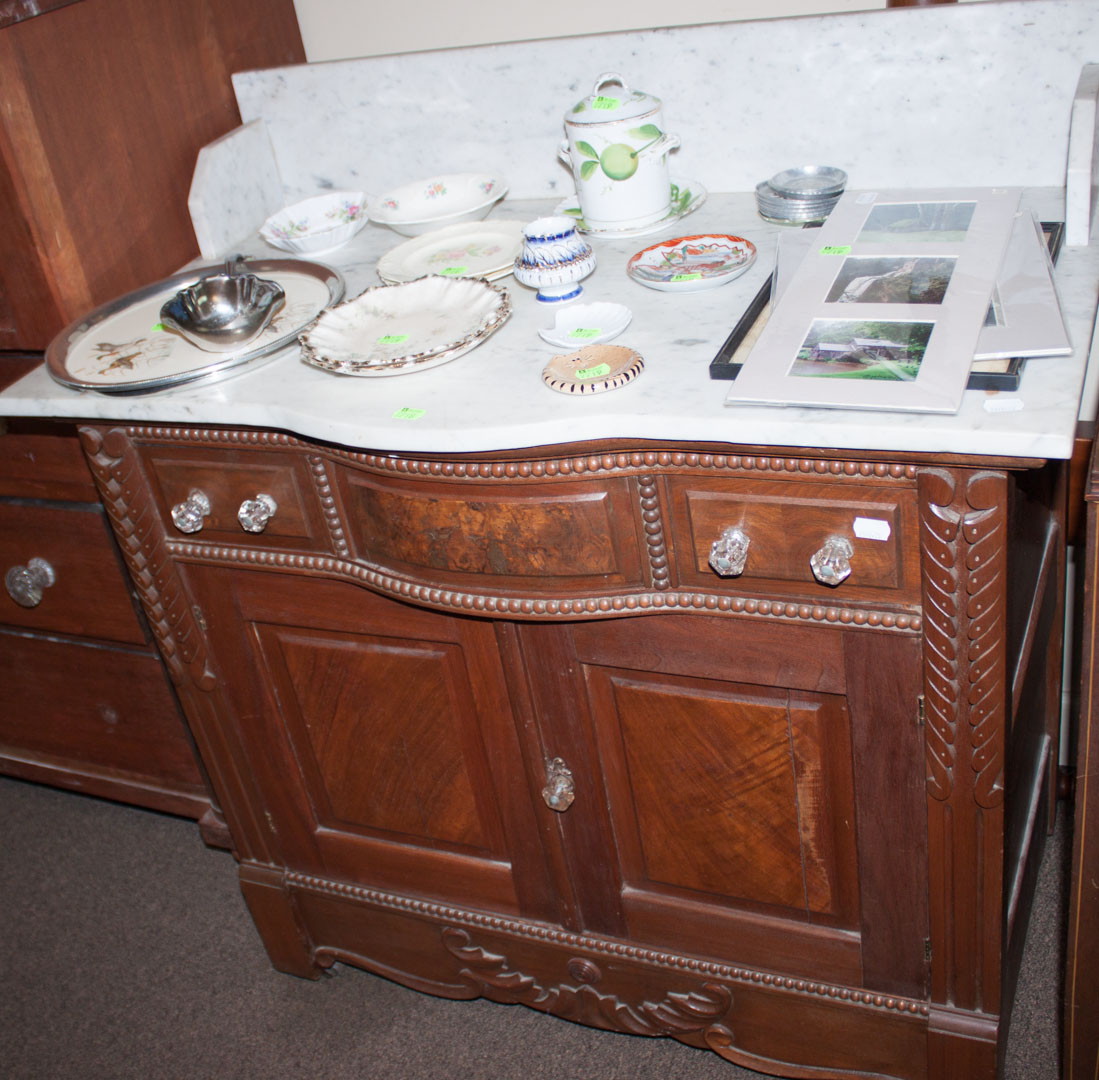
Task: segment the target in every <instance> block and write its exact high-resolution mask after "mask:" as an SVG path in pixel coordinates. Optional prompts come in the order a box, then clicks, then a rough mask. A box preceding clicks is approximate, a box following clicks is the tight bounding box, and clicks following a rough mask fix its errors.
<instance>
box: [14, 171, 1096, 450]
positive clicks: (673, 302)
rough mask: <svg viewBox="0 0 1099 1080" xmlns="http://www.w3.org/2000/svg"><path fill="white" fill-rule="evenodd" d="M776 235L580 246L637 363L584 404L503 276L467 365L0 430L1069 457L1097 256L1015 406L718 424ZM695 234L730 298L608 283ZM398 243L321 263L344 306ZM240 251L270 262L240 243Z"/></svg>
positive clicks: (542, 312)
mask: <svg viewBox="0 0 1099 1080" xmlns="http://www.w3.org/2000/svg"><path fill="white" fill-rule="evenodd" d="M1024 202H1025V204H1026V205H1029V206H1030V207H1032V208H1033V209H1034V210H1035V211H1036V213H1037V214H1038V215H1039V217H1041V218H1042V219H1044V220H1060V218H1061V215H1062V214H1063V192H1062V191H1059V190H1057V189H1031V190H1028V191H1027V192H1026V195H1025V197H1024ZM552 206H553V203H552V201H546V200H537V201H525V202H524V201H511V200H505V201H504V202H503V203H501V204H500V205H499V206H498V207H497V209H496V210H495V211H494V214H493V216H494V217H496V218H513V219H517V220H521V221H529V220H532V219H533V218H535V217H538V216H540V215H542V214H545V213H547V212H549V211H550V210H551V209H552ZM782 231H783V229H782V227H780V226H772V225H769V224H767V223H766V222H764V221H762V220H761V219H760V218H759V217H758V215H757V214H756V213H755V208H754V199H753V197H752V196H751V195H750V194H724V195H711V196H710V197H709V199H708V200H707V202H706V203H705V204H704V205H703V206H702V207H701V208H700V209H699V210H698V211H696V212H695V213H694V214H692V215H690V216H689V217H687V218H685V219H683V220H682V221H681V222H679V223H677V224H676V225H674V226H672V227H670V228H668V229H666V230H665V231H663V232H661V233H659V234H657V235H655V236H653V237H647V238H638V239H632V240H616V241H613V242H610V241H606V240H602V239H596V240H595V241H594V242H593V244H594V247H595V251H596V256H597V258H598V266H597V269H596V271H595V273H594V274H593V275H592V276H591V277H590V278H588V279H587V280H586V281H585V282H584V296H583V298H582V300H584V301H592V300H613V301H616V302H619V303H623V304H626V305H627V306H629V307H630V308H631V309H632V310H633V322H632V324H631V325H630V327H629V328H628V329H627V330H626V332H625V333H624V334H622V335H621V336H620V337H619V338H616V339H615V341H614V344H622V345H627V346H629V347H631V348H633V349H636V350H637V351H638V352H639V353H641V355H642V356H643V357H644V359H645V370H644V372H642V374H641V375H640V376H639V377H638V379H637V380H636V381H635V382H633V383H631V384H630V385H628V386H626V387H623V388H621V389H618V390H614V391H611V392H608V393H605V394H600V395H597V396H595V397H590V398H583V399H577V398H574V397H572V396H566V395H563V394H559V393H556V392H554V391H553V390H550V389H548V388H547V387H545V386H544V385H543V384H542V382H541V371H542V368H543V367H544V366H545V364H546V362H547V361H548V360H549V358H550V357H551V356H552V355H553V354H554V353H555V352H559V351H561V350H559V349H554V348H553V347H552V346H549V345H547V344H546V343H544V342H543V341H542V340H541V339H540V338H539V337H538V335H537V328H538V327H540V326H549V325H550V324H551V323H552V320H553V316H554V311H553V309H552V308H547V306H546V305H542V304H539V303H538V302H536V301H535V299H534V294H533V291H532V290H530V289H527V288H525V287H524V286H522V285H520V284H519V283H518V282H516V281H515V279H514V278H512V277H507V278H505V279H503V281H502V282H501V284H503V285H504V286H506V288H507V289H508V291H509V292H510V294H511V298H512V305H513V313H512V315H511V318H510V319H509V321H508V322H507V323H506V324H505V325H504V326H503V327H502V328H501V329H500V330H499V331H497V333H496V334H494V335H493V336H492V337H491V338H489V339H488V340H487V341H486V342H485V343H483V344H482V345H480V346H479V347H478V348H476V349H474V350H473V351H472V352H469V353H467V354H466V355H464V356H462V357H459V358H458V359H457V360H455V361H453V362H451V363H449V364H445V365H443V366H441V367H438V368H434V369H432V370H429V371H419V372H413V373H410V374H405V375H398V376H393V377H389V378H354V377H349V376H339V375H332V374H329V373H327V372H324V371H320V370H317V369H315V368H312V367H310V366H308V365H306V364H304V363H303V362H302V361H301V360H300V358H299V352H298V350H297V349H296V348H292V349H290V350H287V351H285V352H283V353H281V354H280V355H278V356H277V357H275V358H274V359H270V360H267V361H265V362H260V363H259V364H258V365H257V366H254V367H246V368H244V369H242V370H241V369H238V370H239V371H240V373H239V374H235V375H232V376H231V377H228V378H224V379H221V380H218V381H213V382H206V383H196V384H192V385H190V386H182V387H179V388H177V389H173V390H163V391H159V392H156V393H150V394H142V395H136V394H126V395H119V394H100V393H95V392H81V391H75V390H72V389H69V388H68V387H65V386H62V385H60V384H58V383H57V382H55V381H54V380H53V379H51V378H50V376H49V375H48V374H47V373H46V372H45V370H44V369H43V368H39V369H36V370H35V371H33V372H31V373H30V374H29V375H27V376H26V377H24V378H23V379H21V380H20V381H18V382H17V383H15V384H13V385H12V386H11V387H9V388H8V389H7V390H6V391H4V392H3V394H0V415H7V416H36V417H55V418H77V419H87V420H107V421H122V422H130V423H139V424H144V423H150V424H185V425H189V424H217V425H239V426H250V427H260V428H268V429H278V430H285V431H289V432H292V433H295V434H300V435H303V436H307V437H313V438H318V439H322V440H326V441H330V442H333V443H337V444H339V445H343V446H347V447H352V448H362V449H375V450H379V449H380V450H387V451H393V452H408V453H414V452H424V453H448V452H449V453H461V452H470V451H483V450H498V449H513V448H522V447H533V446H541V445H552V444H558V443H567V442H573V441H579V440H588V439H608V438H622V439H648V440H669V441H671V440H674V441H684V440H686V441H693V442H725V443H736V444H744V445H764V446H791V447H796V446H805V447H810V446H812V447H825V448H829V449H841V450H844V449H846V450H879V451H915V452H930V453H961V454H981V455H989V456H1001V455H1003V456H1012V457H1038V458H1063V457H1068V456H1069V455H1070V454H1071V452H1072V444H1073V438H1074V434H1075V429H1076V422H1077V416H1078V413H1079V414H1080V415H1084V416H1092V415H1094V411H1095V400H1094V399H1095V397H1096V388H1095V386H1093V385H1092V384H1093V383H1094V382H1096V381H1097V380H1099V373H1095V372H1093V373H1092V375H1091V378H1089V379H1088V380H1087V385H1085V374H1086V370H1087V366H1088V365H1087V361H1088V356H1089V353H1090V351H1091V347H1092V339H1093V334H1094V333H1095V316H1096V298H1097V296H1099V243H1096V242H1093V243H1092V244H1091V245H1090V246H1089V247H1068V246H1066V247H1065V248H1064V249H1063V251H1062V252H1061V256H1060V260H1059V263H1058V269H1057V273H1056V280H1057V287H1058V291H1059V295H1060V298H1061V303H1062V308H1063V312H1064V316H1065V320H1066V325H1067V327H1068V330H1069V335H1070V338H1071V340H1072V342H1073V345H1074V353H1073V355H1072V356H1069V357H1065V358H1060V359H1032V360H1030V361H1028V363H1027V366H1026V369H1025V372H1024V375H1023V379H1022V383H1021V385H1020V388H1019V390H1018V391H1017V392H1015V393H990V392H985V391H967V392H966V393H965V400H964V402H963V404H962V407H961V409H960V411H959V412H958V413H957V414H955V415H952V416H932V415H927V414H918V413H900V412H871V411H856V410H831V409H804V408H769V407H760V406H743V405H738V406H735V407H729V406H726V405H725V397H726V393H727V391H728V387H729V384H728V383H727V382H723V381H718V380H711V379H710V378H709V371H708V369H709V364H710V361H711V360H712V359H713V357H714V355H715V353H716V352H717V350H718V349H719V348H720V346H721V344H722V342H723V341H724V340H725V338H726V336H727V335H728V333H729V331H730V330H731V328H732V327H733V325H734V324H735V323H736V321H737V319H738V318H739V316H740V314H741V312H742V311H743V310H744V308H745V307H746V306H747V305H748V303H749V301H750V300H751V299H752V297H753V296H754V295H755V293H756V292H757V291H758V289H759V288H760V286H761V284H762V283H763V282H764V281H765V280H766V278H767V275H768V274H769V273H770V271H771V269H772V265H773V258H774V249H775V245H776V242H777V236H778V234H779V233H780V232H782ZM704 232H723V233H734V234H737V235H740V236H745V237H747V238H748V239H750V240H752V241H753V242H754V243H755V244H756V245H757V247H758V248H759V252H760V254H759V258H758V259H757V261H756V263H755V265H754V266H753V267H752V268H751V269H750V270H749V271H748V272H747V273H746V274H744V275H743V276H741V277H740V278H738V279H736V280H735V281H733V282H732V283H730V284H728V285H725V286H722V287H719V288H716V289H711V290H707V291H703V292H697V293H687V294H671V293H664V292H657V291H654V290H651V289H648V288H645V287H643V286H641V285H639V284H637V283H635V282H633V281H632V280H631V279H629V278H628V277H627V276H626V273H625V264H626V260H627V259H628V258H629V256H630V255H631V254H633V253H634V252H636V251H638V250H640V249H641V248H643V247H645V246H647V245H648V244H650V243H653V242H655V241H657V240H662V239H669V238H672V237H674V236H677V235H689V234H692V233H704ZM401 242H402V238H401V237H399V236H398V235H397V234H395V233H393V232H392V231H390V230H389V229H386V228H384V227H381V226H378V225H375V224H374V223H371V224H369V225H368V226H367V227H366V228H365V229H364V230H363V231H362V232H361V233H360V234H359V235H358V236H357V237H356V238H355V239H354V240H353V241H352V242H351V243H350V244H348V245H347V246H346V247H344V248H342V249H340V250H339V251H337V252H334V253H332V254H331V255H329V256H327V257H326V258H325V260H324V261H326V262H329V263H330V264H331V265H334V266H336V267H338V268H339V269H340V270H341V271H342V272H343V273H344V275H345V277H346V279H347V287H348V288H347V295H348V296H354V295H357V294H358V293H359V292H360V291H362V289H364V288H366V287H368V286H370V285H374V284H377V283H378V279H377V276H376V274H375V272H374V267H375V264H376V262H377V259H378V257H379V256H380V255H382V254H383V253H384V252H386V251H388V250H389V249H391V248H393V247H395V246H396V245H397V244H398V243H401ZM241 250H243V251H244V252H245V253H247V254H252V255H255V256H265V257H276V256H280V255H281V253H278V252H275V251H274V249H272V248H269V247H268V246H267V245H266V244H264V243H263V242H262V241H261V240H260V239H259V238H258V237H254V238H253V239H252V240H251V241H249V242H248V243H246V244H244V245H242V248H241ZM1097 353H1099V350H1097ZM1082 395H1083V402H1084V405H1083V408H1081V400H1082ZM402 409H411V410H418V411H419V410H422V412H421V413H420V414H419V415H418V416H417V418H416V419H399V418H397V417H396V416H395V415H394V414H395V413H397V412H398V411H399V410H402Z"/></svg>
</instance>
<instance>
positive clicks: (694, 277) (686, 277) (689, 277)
mask: <svg viewBox="0 0 1099 1080" xmlns="http://www.w3.org/2000/svg"><path fill="white" fill-rule="evenodd" d="M701 280H702V275H701V274H672V281H701Z"/></svg>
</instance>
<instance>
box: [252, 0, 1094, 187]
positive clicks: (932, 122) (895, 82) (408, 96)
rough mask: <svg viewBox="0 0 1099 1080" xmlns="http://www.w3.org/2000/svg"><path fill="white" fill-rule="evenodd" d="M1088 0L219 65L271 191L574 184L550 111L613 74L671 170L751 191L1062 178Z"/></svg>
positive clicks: (557, 114)
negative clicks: (656, 100) (467, 173)
mask: <svg viewBox="0 0 1099 1080" xmlns="http://www.w3.org/2000/svg"><path fill="white" fill-rule="evenodd" d="M1089 61H1099V4H1095V3H1093V2H1092V0H989V2H984V3H969V4H957V5H951V6H936V7H916V8H900V9H891V10H884V11H875V12H865V13H855V14H839V15H825V16H813V17H805V18H787V19H771V20H762V21H756V22H735V23H722V24H714V25H708V26H692V27H681V28H667V29H658V30H650V31H639V32H626V33H614V34H600V35H592V36H587V37H583V36H581V37H561V38H555V39H550V40H543V41H532V42H519V43H512V44H500V45H486V46H479V47H473V48H457V49H450V50H440V51H433V52H422V53H408V54H403V55H397V56H382V57H371V58H363V59H358V60H342V61H334V62H329V63H320V64H304V65H298V66H294V67H286V68H277V69H270V70H265V71H253V72H245V73H241V74H237V75H235V76H234V77H233V82H234V87H235V90H236V95H237V100H238V102H239V105H240V111H241V115H242V117H243V120H244V122H245V123H247V122H248V121H252V120H256V119H262V120H264V121H265V122H266V125H267V128H268V131H269V133H270V137H271V141H272V144H273V147H274V153H275V158H276V161H277V165H278V170H279V173H280V175H281V178H282V182H283V187H284V190H285V193H286V195H287V198H288V199H296V198H300V197H304V196H306V195H310V194H314V193H316V192H317V191H318V190H322V189H325V188H332V187H335V188H356V189H362V190H365V191H367V192H368V193H379V192H381V191H383V190H385V189H387V188H389V187H393V186H395V185H397V184H400V183H403V182H406V181H408V180H412V179H416V178H419V177H422V176H429V175H432V174H437V173H440V172H450V171H463V170H486V171H499V172H501V173H502V174H503V175H504V176H506V178H507V179H508V180H509V182H510V185H511V195H512V197H514V198H544V197H552V196H554V195H565V194H571V192H572V179H571V176H570V175H569V173H568V171H567V170H566V168H565V167H564V166H563V165H561V164H560V163H559V162H558V160H557V146H558V144H559V142H560V140H561V138H562V134H563V132H562V118H563V115H564V113H565V111H566V109H567V108H568V107H569V106H571V105H572V104H573V103H574V102H575V101H577V100H579V99H580V98H582V97H584V96H585V95H586V94H588V93H589V92H590V91H591V89H592V85H593V83H594V82H595V79H596V77H597V76H598V75H599V74H600V73H602V72H606V71H618V72H620V73H621V74H622V75H623V76H625V78H626V80H627V81H628V82H629V83H630V84H631V85H633V86H637V87H640V88H642V89H644V90H647V91H649V92H650V93H653V94H656V95H657V96H659V97H661V98H662V99H663V101H664V120H665V126H666V128H667V130H669V131H671V132H674V133H676V134H678V135H679V136H680V137H681V139H682V147H681V148H680V149H679V150H678V151H676V152H674V153H673V154H672V156H671V158H670V163H671V168H672V172H673V175H678V176H681V177H684V178H688V179H691V180H693V181H698V182H701V183H702V184H703V185H704V186H705V187H706V188H707V189H708V190H710V191H750V190H752V189H753V188H754V187H755V185H756V183H757V182H758V181H760V180H762V179H765V178H767V177H769V176H771V175H772V174H773V173H775V172H776V171H777V170H778V169H780V168H784V167H786V166H789V165H795V164H802V163H808V162H816V163H828V164H833V165H838V166H841V167H842V168H844V169H846V170H847V172H848V173H849V174H850V178H851V179H850V183H851V186H857V187H874V186H891V187H904V186H936V187H942V186H946V185H988V184H999V183H1003V184H1012V185H1026V186H1050V185H1054V186H1061V185H1063V184H1064V181H1065V155H1066V147H1067V139H1068V125H1069V116H1070V113H1071V110H1072V102H1073V94H1074V91H1075V89H1076V84H1077V80H1078V78H1079V76H1080V69H1081V67H1082V66H1083V65H1084V64H1085V63H1087V62H1089Z"/></svg>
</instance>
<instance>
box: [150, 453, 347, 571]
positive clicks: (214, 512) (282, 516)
mask: <svg viewBox="0 0 1099 1080" xmlns="http://www.w3.org/2000/svg"><path fill="white" fill-rule="evenodd" d="M143 458H144V461H145V466H146V468H147V470H148V474H149V479H150V481H151V484H152V488H153V491H154V493H155V495H156V498H157V501H158V503H159V505H160V508H161V513H162V516H163V519H164V524H165V529H166V530H167V534H168V536H169V538H171V539H176V540H187V539H190V540H194V541H196V542H198V543H214V544H227V545H235V546H239V545H241V544H246V545H255V546H258V547H264V548H276V549H277V548H285V549H291V550H297V551H314V550H316V551H320V552H323V553H328V552H329V551H330V550H331V541H330V539H329V534H328V529H327V527H326V526H325V524H324V519H323V515H322V514H321V509H320V505H319V502H318V500H317V497H316V495H315V494H314V491H313V484H312V480H311V479H310V476H309V467H308V463H307V462H306V460H305V458H304V456H303V455H300V454H298V455H291V454H286V453H278V452H273V451H266V450H233V449H225V448H221V449H216V450H215V449H210V448H207V447H201V446H195V447H191V446H181V447H171V446H169V447H165V446H146V447H145V448H144V449H143ZM194 491H201V492H202V493H203V494H205V495H206V497H207V499H208V500H209V503H210V513H209V514H208V515H207V516H206V518H205V520H204V521H203V524H202V528H201V529H200V530H199V531H197V532H193V533H185V532H182V531H181V530H180V529H178V528H177V527H176V525H175V524H174V522H173V521H172V507H174V506H177V505H178V504H180V503H182V502H184V501H185V500H186V499H187V498H188V497H189V496H190V495H191V493H192V492H194ZM260 494H264V495H269V496H270V497H271V498H272V499H274V501H275V504H276V509H275V512H274V514H273V515H272V517H271V519H270V520H269V521H268V522H267V525H266V526H265V527H264V529H263V531H262V532H258V533H253V532H248V531H247V530H245V528H244V527H243V526H242V525H241V523H240V521H239V520H238V518H237V513H238V511H239V510H240V507H241V504H242V503H244V502H245V501H247V500H253V499H255V498H256V496H257V495H260Z"/></svg>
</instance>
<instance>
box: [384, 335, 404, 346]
mask: <svg viewBox="0 0 1099 1080" xmlns="http://www.w3.org/2000/svg"><path fill="white" fill-rule="evenodd" d="M407 340H408V335H407V334H382V336H381V337H380V338H378V344H379V345H400V344H401V343H402V342H404V341H407Z"/></svg>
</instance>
